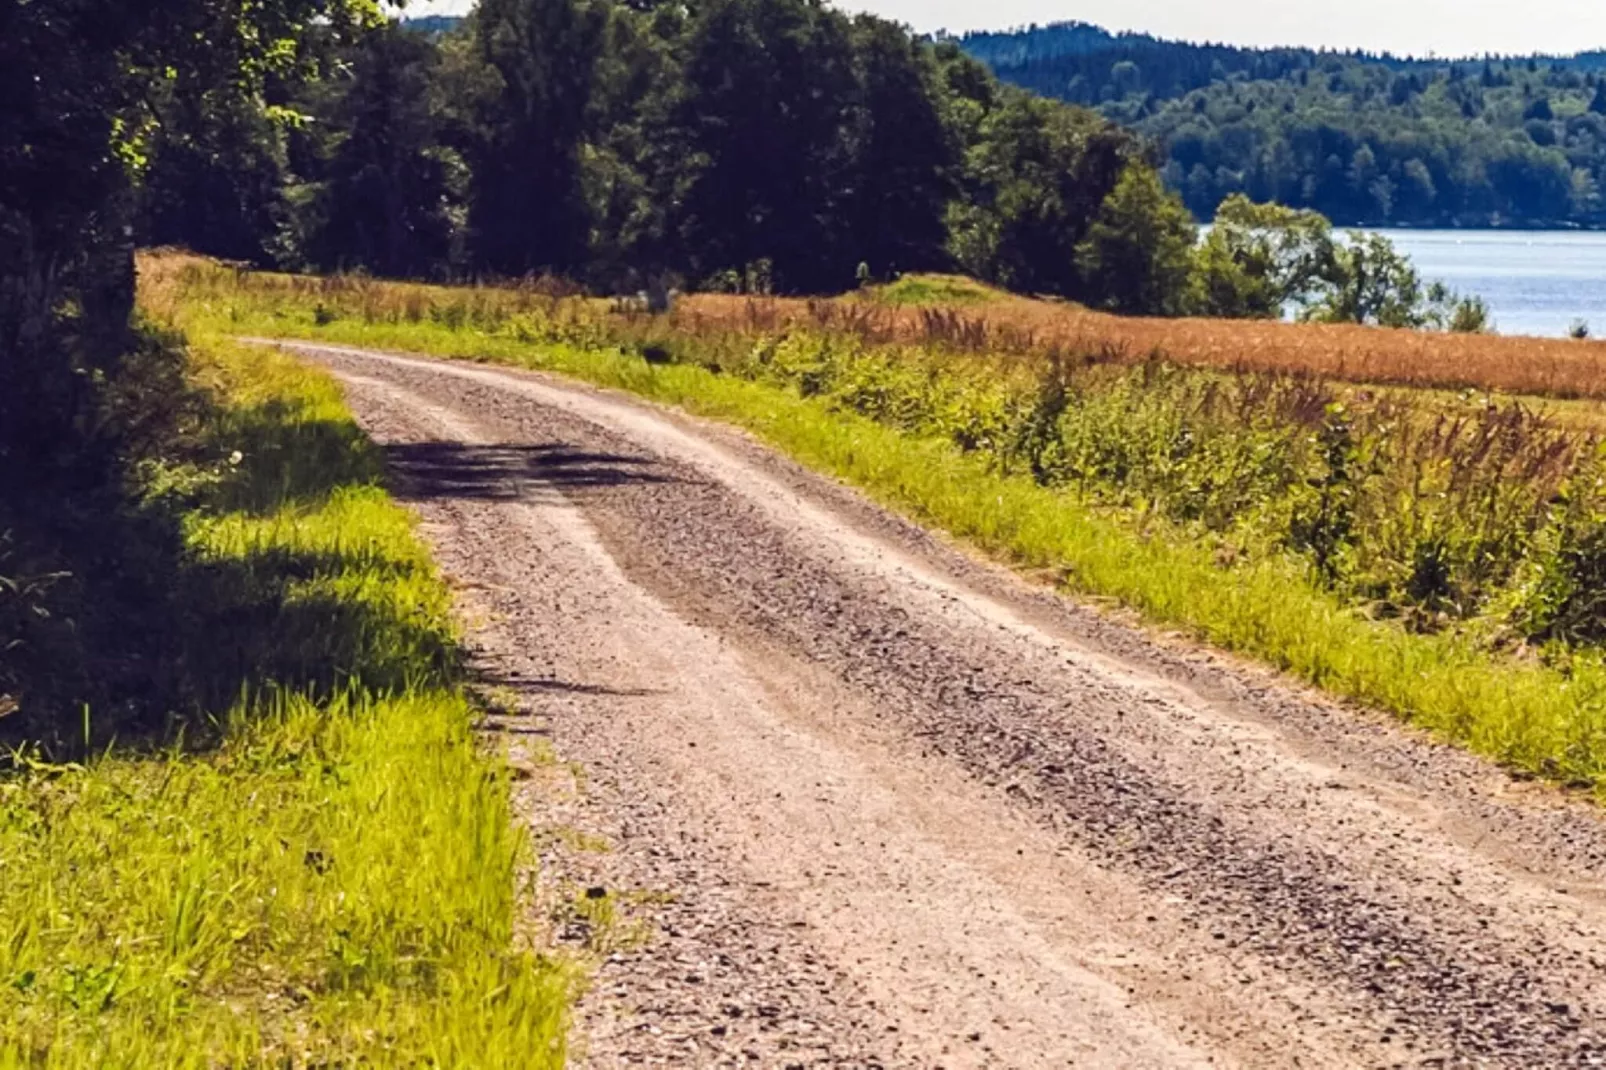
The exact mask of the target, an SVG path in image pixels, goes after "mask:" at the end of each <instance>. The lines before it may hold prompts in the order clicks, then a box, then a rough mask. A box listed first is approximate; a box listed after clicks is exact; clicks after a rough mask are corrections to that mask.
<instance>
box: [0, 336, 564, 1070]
mask: <svg viewBox="0 0 1606 1070" xmlns="http://www.w3.org/2000/svg"><path fill="white" fill-rule="evenodd" d="M189 370H190V372H191V374H192V378H193V379H194V380H195V381H196V382H198V383H199V384H200V385H199V387H198V388H197V389H196V391H195V394H194V396H193V398H192V401H193V404H192V407H191V419H190V420H189V421H188V422H187V423H186V424H185V425H184V428H183V432H184V433H183V434H182V435H175V437H173V438H172V439H170V440H168V441H167V442H166V443H164V444H163V446H162V448H161V449H159V450H157V451H154V452H153V454H152V455H150V456H149V457H148V458H147V460H146V461H145V463H144V464H143V465H142V466H141V475H140V480H139V486H138V488H137V489H138V491H139V493H140V495H141V503H142V505H141V507H142V510H143V511H144V513H145V514H146V515H147V516H148V517H149V516H165V517H169V518H170V519H171V526H170V527H168V528H164V529H163V530H164V531H167V530H170V531H172V532H173V533H174V534H175V535H176V546H175V547H174V548H175V549H176V551H177V553H176V555H175V557H174V558H173V559H172V560H169V561H159V560H158V558H157V555H156V554H155V553H154V551H153V552H152V554H151V559H150V560H147V561H146V562H145V564H146V566H147V570H148V571H151V572H153V574H154V575H155V576H156V578H157V579H159V580H160V581H161V582H163V583H170V584H172V585H173V587H174V598H173V600H172V602H171V603H156V605H158V606H162V605H167V606H170V607H171V608H173V609H176V610H177V611H178V614H179V616H178V619H176V620H173V621H171V622H169V623H168V624H167V626H166V627H165V628H164V627H162V626H161V621H159V620H158V619H157V613H156V610H154V609H153V608H152V607H151V606H146V607H145V612H144V614H143V615H142V616H139V617H133V618H128V620H127V621H126V624H127V626H130V627H136V628H138V629H145V630H153V631H155V632H159V633H161V634H162V635H163V638H164V641H165V642H166V643H168V644H170V645H167V646H165V647H164V648H163V649H162V650H161V651H160V653H161V655H162V656H163V658H164V659H170V660H167V661H165V662H163V663H148V664H146V665H144V666H143V667H142V670H143V671H144V672H145V673H147V674H148V675H149V676H150V677H151V678H152V684H151V686H155V684H156V683H157V682H160V683H163V684H165V685H167V686H166V688H165V690H164V691H163V693H162V695H161V699H162V700H163V701H164V705H163V706H162V707H161V708H162V709H164V710H165V711H166V713H167V716H165V717H163V718H160V719H157V720H151V719H145V720H141V719H138V718H135V717H133V716H132V715H130V716H128V717H125V718H123V719H121V720H119V721H117V722H116V723H112V722H111V721H110V719H108V722H107V723H99V722H98V720H97V719H98V718H99V717H101V716H102V711H101V710H100V709H99V708H98V707H86V708H85V709H84V710H83V712H82V720H79V721H78V722H77V724H76V726H75V727H77V728H78V729H79V730H80V731H81V732H82V733H84V735H83V736H80V737H79V738H77V739H73V738H70V737H66V738H63V737H64V736H65V734H64V733H60V732H58V733H57V734H56V737H55V738H54V741H53V745H52V747H51V749H50V750H49V751H46V750H41V749H40V748H39V747H38V746H37V745H29V744H27V743H25V742H17V743H14V744H13V745H14V747H15V748H16V749H15V750H14V751H13V752H12V755H11V757H10V759H9V760H8V761H6V762H4V763H3V764H4V768H3V769H0V874H3V875H4V879H3V880H0V1066H3V1067H19V1068H20V1067H108V1066H117V1067H183V1066H194V1067H212V1066H220V1065H236V1066H260V1065H286V1066H333V1065H398V1066H399V1065H408V1066H416V1065H436V1066H483V1067H504V1066H512V1065H520V1066H554V1067H555V1066H561V1065H563V1061H564V1035H565V1029H566V1008H567V1005H568V1001H569V998H570V993H571V988H572V985H573V983H574V981H575V977H574V975H573V974H572V972H571V968H570V967H568V966H567V965H565V964H563V963H560V962H556V961H552V960H548V959H545V958H542V957H541V956H539V955H537V954H535V953H534V952H533V951H530V950H527V949H524V948H522V947H521V946H520V944H519V941H518V940H517V939H516V938H515V935H514V921H515V910H516V902H515V900H516V898H517V896H518V889H517V887H516V882H515V873H516V872H517V867H518V866H520V865H521V864H522V862H523V854H522V853H523V851H524V842H523V839H522V833H521V832H520V831H519V830H517V829H516V827H515V825H514V821H513V817H512V814H511V812H510V803H509V797H508V783H507V773H506V770H505V769H504V767H503V765H502V763H501V761H500V760H499V758H498V756H497V755H495V754H494V753H490V752H487V751H486V750H485V749H484V745H483V744H482V742H481V741H480V740H478V739H477V738H476V735H475V733H474V730H473V728H474V723H475V720H476V717H477V713H478V711H477V710H476V708H475V707H474V706H473V705H472V704H471V702H470V701H469V699H468V698H467V697H466V696H465V694H464V692H463V690H462V689H461V687H460V673H459V664H458V662H459V656H458V653H457V646H456V643H455V635H454V631H453V626H452V624H451V621H450V619H449V595H448V592H447V590H446V588H445V585H444V583H443V582H442V580H441V579H440V578H439V576H437V574H436V573H435V570H434V568H433V566H432V564H431V563H430V562H429V560H428V557H427V555H426V553H425V551H424V549H423V547H422V545H421V544H420V542H419V541H418V539H417V538H416V536H415V534H414V532H413V528H412V522H411V520H410V519H409V517H408V515H407V514H406V513H405V511H404V510H403V509H402V508H401V507H400V506H398V505H397V504H396V503H394V502H393V501H391V500H390V499H389V497H388V496H387V495H386V493H385V491H384V490H383V489H382V487H381V485H380V475H381V465H380V461H379V457H378V455H377V453H376V451H374V450H373V449H372V447H370V446H368V445H367V444H366V443H365V441H364V440H363V438H362V437H361V435H360V433H359V432H358V430H357V428H356V426H355V424H354V423H353V422H352V420H351V418H350V416H349V414H348V413H347V412H346V410H345V408H344V406H343V405H342V403H341V400H340V396H339V393H338V390H337V389H336V387H335V385H334V383H333V382H332V381H331V380H330V379H328V378H327V377H325V376H323V375H322V374H319V373H317V372H313V371H309V370H307V369H305V368H304V367H302V366H300V365H298V364H296V363H295V362H292V361H290V360H287V359H282V358H278V357H274V356H271V355H268V354H263V353H261V352H259V351H249V352H248V351H246V350H243V349H241V348H237V347H234V346H231V345H228V344H226V343H222V342H213V343H209V344H207V345H205V346H203V347H201V348H199V349H198V350H197V353H196V355H195V356H194V358H193V364H192V366H191V368H190V369H189ZM144 545H145V546H146V547H147V548H150V547H152V546H156V545H161V544H155V543H151V542H147V543H146V544H144ZM131 568H132V565H131V564H130V563H129V562H127V561H126V560H125V562H124V564H123V569H122V571H123V573H124V574H125V579H124V582H130V583H137V582H151V577H150V576H142V575H139V574H135V573H132V571H131ZM63 582H65V581H63ZM34 586H35V588H36V590H35V591H34V594H33V597H32V601H31V602H29V603H25V604H24V607H23V610H22V612H24V613H29V612H30V610H31V611H32V615H33V616H35V618H36V619H35V620H33V621H31V622H29V630H27V631H25V632H24V633H23V634H22V635H21V637H20V638H15V640H14V641H16V642H18V643H19V644H24V646H19V647H18V648H16V649H14V650H13V651H12V653H13V654H21V655H26V654H27V653H28V650H27V649H25V646H26V645H27V644H29V643H30V641H31V640H32V639H33V638H34V637H36V636H39V635H41V634H43V632H42V630H43V629H48V626H49V625H50V624H51V623H52V622H53V621H54V620H55V618H56V617H57V616H58V615H65V614H68V613H71V612H76V607H75V606H74V605H73V604H72V603H70V602H61V601H59V600H57V599H56V593H55V592H53V591H52V589H51V587H50V585H49V584H48V583H44V582H36V583H35V585H34ZM18 587H19V588H20V589H22V590H24V591H26V590H27V585H26V584H24V585H18ZM10 593H11V594H12V595H14V594H15V591H14V590H12V591H10ZM12 605H13V603H11V602H10V601H8V599H7V597H5V596H4V595H3V594H0V606H4V607H7V608H11V607H12ZM13 611H15V610H13ZM55 641H56V643H57V645H58V646H60V645H62V644H64V643H66V642H67V637H66V636H65V635H64V634H63V635H57V636H56V637H55ZM8 663H9V664H10V665H12V666H13V668H14V669H15V674H14V678H13V680H12V681H11V685H12V686H11V689H5V688H0V690H7V693H8V694H13V695H14V696H15V700H14V707H15V705H16V704H20V705H23V706H25V707H27V708H28V709H29V710H30V711H32V712H34V713H35V714H40V713H42V711H41V710H40V707H39V705H38V704H37V703H35V702H32V701H31V700H32V699H33V698H34V696H33V695H32V694H31V692H30V690H29V689H30V688H31V687H32V686H33V685H35V684H40V685H43V686H46V687H49V686H50V685H51V684H52V681H51V680H49V679H48V677H45V678H41V677H40V676H38V675H35V671H36V670H40V669H43V668H47V666H41V665H39V664H37V663H35V662H31V661H29V660H28V659H27V658H26V657H21V658H16V657H14V658H12V659H10V661H9V662H8ZM129 675H131V676H132V675H136V670H135V669H132V668H131V669H130V670H129ZM151 698H152V700H153V701H154V700H155V697H154V696H151ZM12 713H13V718H8V719H6V720H0V729H8V730H9V731H8V734H10V735H11V736H12V738H13V739H17V740H26V739H28V738H30V736H31V737H32V738H39V735H40V733H38V732H32V733H30V732H28V731H27V729H29V728H33V729H39V728H41V727H42V726H41V724H40V722H38V721H33V722H21V723H16V724H14V725H13V724H11V723H10V722H11V721H12V720H13V719H20V718H21V717H22V715H21V714H18V713H17V712H16V710H15V708H13V710H12ZM114 733H115V734H116V738H115V739H113V738H112V735H113V734H114ZM86 737H87V741H88V742H89V743H90V744H92V746H90V747H87V748H86V747H85V746H84V744H85V742H86Z"/></svg>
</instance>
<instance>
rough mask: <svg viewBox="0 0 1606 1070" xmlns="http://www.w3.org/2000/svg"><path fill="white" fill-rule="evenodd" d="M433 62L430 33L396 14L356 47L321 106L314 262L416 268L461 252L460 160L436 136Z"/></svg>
mask: <svg viewBox="0 0 1606 1070" xmlns="http://www.w3.org/2000/svg"><path fill="white" fill-rule="evenodd" d="M439 62H440V50H439V49H438V48H437V46H436V45H435V44H434V43H433V42H431V41H430V40H429V39H428V38H426V37H424V36H423V35H421V34H418V33H415V32H413V31H411V30H407V29H404V28H403V27H402V26H401V25H400V24H399V23H395V22H392V23H389V24H388V25H386V26H384V27H382V28H380V29H378V30H375V31H374V32H372V33H370V34H368V35H366V36H365V37H364V38H363V40H362V41H361V43H360V44H359V45H358V46H357V47H356V49H355V51H354V54H353V55H352V56H351V57H350V63H349V67H348V73H347V75H346V77H345V78H344V80H343V81H342V83H341V84H340V86H339V89H338V91H337V93H336V94H335V96H334V99H333V100H332V101H331V102H330V103H329V104H328V106H327V107H326V108H324V109H323V111H322V114H321V115H320V119H322V120H323V121H324V122H325V124H326V125H327V126H328V127H329V128H331V129H333V130H336V131H338V132H339V133H338V135H337V138H338V140H337V143H336V145H335V146H334V148H333V150H332V153H331V157H330V159H329V160H328V162H327V164H326V165H325V173H324V175H323V181H322V182H321V183H320V184H319V186H318V188H317V190H316V193H315V196H314V198H313V202H312V205H311V207H310V209H309V211H310V214H311V216H312V218H311V219H310V220H308V223H307V228H308V231H309V233H308V235H307V237H306V245H307V250H306V252H307V257H308V259H310V260H311V261H312V262H313V263H315V264H317V265H319V266H320V267H324V268H339V267H348V266H362V267H365V268H367V269H369V270H371V271H375V272H378V273H380V274H383V275H390V276H397V277H409V276H411V277H419V276H428V275H442V274H446V273H448V272H449V271H450V270H451V268H452V266H453V264H454V263H455V262H456V261H458V260H460V258H461V250H460V248H458V246H459V238H460V231H461V228H462V220H461V213H462V202H463V197H464V193H465V190H464V185H465V175H464V170H465V165H464V164H463V161H462V160H461V158H460V157H459V156H458V155H457V154H456V153H455V152H453V151H452V150H451V149H449V148H447V147H446V146H445V145H443V144H442V143H441V137H440V136H441V132H442V129H443V122H442V119H441V116H440V115H439V114H438V103H437V101H436V99H435V92H434V89H435V87H434V84H433V80H432V79H433V76H434V73H435V69H436V68H437V67H438V65H439Z"/></svg>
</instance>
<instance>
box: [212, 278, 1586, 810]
mask: <svg viewBox="0 0 1606 1070" xmlns="http://www.w3.org/2000/svg"><path fill="white" fill-rule="evenodd" d="M303 304H310V303H308V302H302V303H298V302H297V301H296V300H295V299H293V298H290V297H287V296H286V295H285V294H284V293H282V292H275V293H274V294H272V295H271V296H269V297H267V298H263V297H260V296H259V295H253V294H252V293H251V292H250V290H249V288H246V287H241V288H240V289H239V290H238V291H237V292H234V293H229V294H221V295H220V294H218V293H215V292H213V293H211V294H208V293H205V292H202V293H201V295H200V296H198V297H197V298H195V300H194V301H193V302H192V303H191V304H190V305H189V306H188V307H187V311H186V313H185V315H187V316H188V317H189V318H190V320H191V321H192V322H196V323H205V324H207V325H209V326H210V327H212V328H214V329H220V330H232V331H234V332H237V333H240V334H265V335H275V336H281V337H304V338H313V339H324V340H328V341H332V342H343V343H349V344H357V345H367V346H373V347H376V348H385V349H393V350H409V351H414V352H419V353H426V354H432V355H435V356H440V357H449V358H462V359H473V360H482V361H494V362H498V363H505V364H510V365H516V366H522V367H529V368H537V369H542V370H546V371H551V372H557V373H559V374H563V375H568V376H572V377H574V378H577V379H582V380H585V381H588V382H591V383H595V384H597V385H600V386H605V387H611V388H615V389H620V390H625V391H629V392H631V393H634V394H637V395H640V396H642V397H646V398H650V399H652V400H655V401H659V402H662V403H665V404H669V405H675V406H678V407H681V408H684V409H686V410H688V411H691V412H694V413H697V414H699V415H703V416H707V417H710V418H713V419H717V420H721V421H725V422H728V423H731V424H735V425H739V426H742V427H745V428H748V429H749V430H751V431H753V432H754V433H756V434H757V435H758V436H759V437H761V438H762V439H764V440H766V441H768V442H770V443H771V444H773V445H775V446H776V447H778V448H780V449H781V450H783V451H785V452H787V453H789V454H790V455H792V456H793V457H795V458H797V459H798V460H799V461H801V462H803V463H805V464H807V465H810V466H811V467H814V468H816V469H818V470H820V471H824V472H828V473H831V474H833V475H836V476H838V477H841V478H842V479H844V480H846V481H848V482H850V483H853V484H855V485H857V486H859V487H862V488H864V489H865V490H866V491H868V492H869V493H870V494H871V495H872V496H874V497H876V498H878V499H879V500H881V501H882V502H884V503H886V504H888V505H890V506H892V507H894V508H896V509H898V510H900V511H902V512H903V513H905V514H906V515H908V516H910V517H912V518H914V519H916V520H918V521H920V522H922V523H925V524H928V525H931V526H934V527H938V528H941V529H944V530H946V531H948V532H950V533H951V534H953V535H955V536H958V537H959V538H961V539H964V540H967V541H969V542H970V543H972V544H974V545H976V546H978V547H980V548H982V549H984V550H986V551H988V552H990V553H992V554H993V555H995V556H997V557H999V558H1000V559H1003V560H1005V561H1008V562H1011V563H1013V564H1015V565H1018V566H1020V567H1023V568H1027V569H1031V570H1043V571H1049V572H1052V573H1054V574H1057V575H1062V576H1064V585H1065V587H1066V588H1067V589H1068V590H1070V591H1073V592H1079V593H1084V594H1090V595H1097V596H1106V597H1113V598H1116V599H1119V600H1120V601H1121V602H1123V603H1125V604H1126V605H1128V606H1131V607H1134V608H1136V609H1137V610H1139V611H1141V612H1142V614H1143V615H1144V616H1145V617H1147V618H1148V619H1149V620H1151V621H1154V622H1157V623H1162V624H1166V625H1170V626H1175V627H1180V628H1182V629H1185V630H1187V631H1189V632H1191V633H1192V634H1194V635H1196V636H1198V637H1199V638H1201V639H1204V640H1206V641H1208V642H1211V643H1213V644H1215V645H1218V646H1220V647H1223V648H1225V649H1229V650H1233V651H1236V652H1239V653H1242V654H1246V655H1249V656H1252V657H1254V658H1257V659H1259V660H1261V661H1263V662H1265V663H1267V664H1269V665H1272V666H1274V667H1276V668H1278V669H1281V670H1285V671H1287V672H1290V673H1292V674H1294V675H1296V676H1298V677H1300V678H1302V679H1304V680H1307V681H1309V682H1311V683H1313V684H1315V685H1317V686H1319V687H1321V688H1323V689H1325V690H1326V691H1328V692H1329V693H1331V694H1334V695H1337V696H1341V697H1344V698H1349V699H1354V700H1357V701H1359V702H1362V703H1365V704H1367V705H1370V706H1373V707H1377V708H1381V709H1385V710H1389V711H1392V712H1394V713H1396V714H1398V715H1399V716H1401V717H1402V718H1403V719H1405V720H1407V721H1409V722H1411V723H1413V724H1416V725H1418V726H1421V727H1423V728H1425V729H1428V730H1431V731H1432V732H1434V733H1436V734H1438V735H1439V736H1441V737H1442V738H1445V739H1449V740H1452V741H1455V742H1457V743H1459V744H1461V745H1464V746H1466V747H1469V748H1470V749H1472V750H1474V751H1477V752H1478V753H1481V754H1484V755H1487V756H1489V757H1491V758H1494V759H1496V760H1498V761H1501V762H1503V763H1507V764H1508V765H1510V766H1511V767H1513V768H1516V769H1519V770H1524V771H1528V772H1532V773H1534V774H1538V775H1541V776H1544V777H1548V778H1551V779H1554V780H1556V781H1560V782H1563V783H1569V784H1575V785H1579V786H1591V787H1595V788H1596V789H1597V790H1598V789H1599V788H1600V787H1601V786H1602V785H1603V784H1606V671H1603V670H1602V668H1601V667H1600V664H1599V662H1598V660H1596V659H1594V658H1593V657H1586V656H1583V655H1580V656H1577V657H1574V658H1572V659H1570V660H1567V661H1566V662H1565V663H1564V664H1562V665H1560V666H1559V667H1557V666H1545V665H1539V664H1535V663H1533V662H1524V661H1519V660H1515V659H1512V658H1509V657H1506V656H1504V655H1502V654H1499V653H1496V652H1491V651H1489V650H1487V649H1484V648H1482V647H1479V646H1477V645H1475V644H1474V643H1472V642H1470V641H1468V640H1465V639H1461V638H1457V637H1456V636H1454V635H1450V634H1439V635H1428V634H1419V633H1413V632H1409V631H1407V630H1406V629H1404V628H1402V627H1400V626H1398V625H1397V624H1394V623H1389V622H1378V621H1373V620H1369V619H1367V618H1366V617H1365V616H1363V615H1362V614H1361V613H1359V612H1357V611H1356V610H1354V609H1353V608H1349V607H1346V605H1345V604H1344V603H1343V602H1342V601H1341V600H1340V598H1339V597H1338V596H1336V595H1334V594H1333V593H1331V592H1329V591H1327V590H1324V589H1323V588H1322V587H1320V586H1319V585H1317V584H1316V583H1314V582H1313V580H1312V577H1311V574H1310V571H1309V569H1308V568H1307V567H1305V566H1303V565H1301V564H1300V563H1299V562H1298V561H1297V560H1295V559H1291V558H1289V557H1287V556H1283V555H1277V556H1255V557H1250V558H1249V559H1247V560H1242V561H1237V562H1224V561H1223V560H1222V559H1221V558H1220V557H1219V556H1218V554H1217V553H1216V552H1215V550H1213V549H1212V548H1211V547H1210V546H1209V545H1207V544H1206V543H1205V542H1204V541H1201V540H1198V539H1196V538H1194V537H1193V536H1192V533H1191V532H1190V530H1189V529H1185V528H1180V527H1174V526H1170V525H1167V524H1165V523H1163V522H1158V521H1156V520H1155V519H1154V518H1153V517H1147V518H1144V517H1140V516H1137V515H1135V514H1133V513H1130V512H1123V511H1118V510H1111V509H1103V508H1099V507H1097V506H1094V505H1090V504H1088V503H1086V502H1085V501H1083V500H1081V499H1080V498H1079V497H1078V496H1077V495H1075V494H1073V493H1067V492H1065V491H1062V490H1055V489H1052V488H1047V487H1043V486H1040V485H1038V484H1037V483H1036V482H1034V481H1032V480H1031V479H1028V478H1020V477H1009V476H1003V475H1000V474H999V472H998V470H997V467H996V465H994V464H992V463H990V462H989V460H988V459H986V458H985V457H983V456H980V455H978V454H976V453H969V454H967V453H965V452H963V451H961V450H960V449H959V448H957V447H956V446H955V445H953V444H952V442H951V441H949V440H947V439H943V438H935V437H921V436H917V435H911V434H907V433H903V432H899V431H897V430H895V429H893V428H891V427H889V426H886V425H884V424H880V423H876V422H873V421H871V420H869V419H867V418H864V417H862V416H858V415H856V414H854V413H851V412H846V411H843V410H842V409H841V408H840V407H833V406H832V405H831V404H830V403H829V400H828V399H824V398H805V397H800V396H798V394H796V393H795V392H793V391H790V390H785V389H780V388H777V387H776V386H773V385H768V384H765V383H762V382H755V381H751V380H747V379H741V378H737V377H734V376H730V375H721V374H716V373H715V372H712V371H710V370H707V369H705V368H702V367H700V366H696V365H693V364H672V365H661V366H649V365H648V364H646V363H645V362H644V361H642V360H641V359H640V358H639V357H637V356H635V355H633V354H630V353H626V352H623V351H621V350H618V349H609V348H606V347H600V346H575V345H564V344H556V343H552V342H550V341H541V340H529V341H525V340H521V339H520V338H519V337H518V335H517V333H503V332H496V333H485V332H481V331H476V330H474V329H472V328H471V327H466V326H464V327H453V326H450V325H447V324H442V323H439V322H433V321H429V320H423V321H421V322H417V323H406V322H401V323H398V322H383V321H381V322H367V321H364V320H363V319H358V318H337V319H335V320H334V321H333V322H327V323H323V324H321V325H320V324H317V323H314V320H313V313H312V309H311V308H310V307H303ZM687 344H695V343H694V342H689V343H687Z"/></svg>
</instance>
